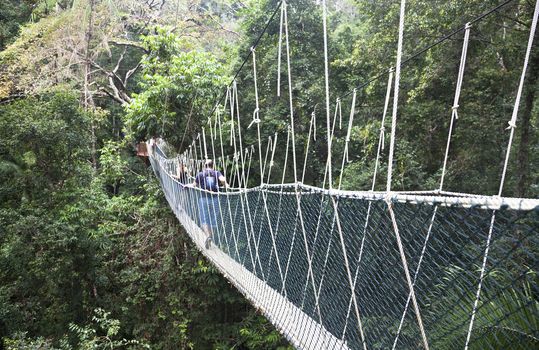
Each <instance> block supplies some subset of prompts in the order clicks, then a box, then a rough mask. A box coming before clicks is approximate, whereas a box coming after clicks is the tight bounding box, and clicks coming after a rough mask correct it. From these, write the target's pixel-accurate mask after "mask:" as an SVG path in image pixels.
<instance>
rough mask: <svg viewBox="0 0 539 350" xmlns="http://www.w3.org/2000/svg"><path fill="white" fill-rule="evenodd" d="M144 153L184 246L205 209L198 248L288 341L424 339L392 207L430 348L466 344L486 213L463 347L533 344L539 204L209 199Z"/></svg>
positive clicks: (370, 196)
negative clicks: (206, 227)
mask: <svg viewBox="0 0 539 350" xmlns="http://www.w3.org/2000/svg"><path fill="white" fill-rule="evenodd" d="M150 159H151V163H152V167H153V169H154V171H155V173H156V175H157V176H158V178H159V179H160V181H161V184H162V186H163V189H164V192H165V194H166V198H167V200H168V202H169V204H170V207H171V208H172V209H173V211H174V213H175V214H176V216H177V217H178V218H179V219H180V221H181V222H182V223H183V224H184V227H185V228H186V230H187V232H188V233H189V234H190V235H191V236H192V238H193V240H194V241H195V242H197V244H198V245H199V247H201V249H202V246H203V240H204V238H205V236H204V234H203V233H202V231H201V229H200V225H201V219H202V215H205V214H204V211H209V212H210V213H211V216H212V220H211V221H212V225H211V226H212V235H213V241H214V244H213V245H212V247H211V248H210V249H208V250H204V249H202V250H203V252H204V253H205V254H206V255H207V256H208V257H209V258H210V260H212V261H213V262H214V263H215V264H216V265H217V266H218V267H219V266H229V267H230V266H231V267H230V269H228V270H226V269H225V270H224V271H223V273H224V274H225V276H227V277H228V278H229V279H230V280H231V282H232V283H234V284H235V285H236V287H238V289H240V290H241V291H243V292H244V294H246V296H247V297H248V298H249V299H250V300H251V301H252V302H253V303H254V304H255V305H256V306H258V307H259V308H260V309H261V311H262V312H263V313H264V314H265V315H267V316H268V318H269V319H270V320H271V321H272V322H273V323H274V324H276V325H277V327H278V328H280V330H281V331H282V333H283V334H284V335H285V336H287V338H288V339H289V340H290V341H291V342H292V343H293V344H294V345H295V346H296V347H298V348H300V349H320V348H328V349H347V348H348V349H361V348H370V349H389V348H396V349H417V348H420V347H422V346H423V341H422V336H421V330H420V326H419V324H418V315H416V314H415V309H414V307H413V306H412V302H411V300H410V299H411V297H410V295H411V293H410V287H409V284H408V283H407V279H406V278H405V273H404V268H405V266H403V263H402V259H401V256H400V254H399V249H398V248H397V241H396V236H395V231H394V227H393V223H392V218H391V215H390V211H389V210H388V208H389V206H390V205H391V207H392V210H393V212H394V216H395V218H396V225H397V226H398V229H399V233H400V238H401V241H402V246H403V248H404V252H405V254H406V261H407V266H406V268H407V269H408V270H409V273H410V275H411V278H412V282H413V291H414V293H415V297H416V300H417V303H418V310H419V311H420V315H419V318H420V319H421V320H422V327H423V328H424V330H423V331H424V333H425V335H426V339H427V341H428V344H429V346H430V347H431V348H433V349H454V348H463V347H464V345H465V342H466V336H467V332H468V327H469V324H470V320H471V314H472V308H473V305H474V302H475V299H476V289H477V284H478V280H479V278H480V270H481V266H482V261H483V258H484V254H485V246H486V242H487V237H488V235H489V228H490V225H491V219H492V216H493V213H494V212H495V220H494V225H493V229H492V238H491V240H490V252H489V255H488V263H487V266H486V270H485V272H484V277H483V286H482V294H481V299H480V301H479V303H478V306H477V310H476V313H475V321H474V327H473V331H472V333H471V337H470V340H469V348H474V349H504V348H509V347H511V348H513V349H514V348H518V346H521V348H522V349H525V348H530V347H532V346H537V345H539V342H538V339H539V304H538V303H537V298H536V293H537V278H538V277H537V275H536V272H535V271H534V269H535V268H536V267H537V266H538V265H539V261H538V258H537V256H538V255H537V253H538V252H537V250H538V249H539V248H538V247H539V237H538V235H537V228H538V225H537V223H538V222H539V217H538V216H539V201H538V200H530V199H527V200H526V199H518V200H517V199H511V198H492V197H475V198H472V199H468V198H463V197H457V196H446V197H441V196H432V195H429V194H415V195H414V194H400V193H393V194H392V196H391V197H388V196H387V195H385V194H384V193H376V192H363V193H361V192H350V191H328V190H322V189H318V188H314V187H310V186H306V185H299V184H284V185H262V186H259V187H256V188H252V189H243V190H230V191H227V192H218V193H216V194H209V193H207V192H205V191H203V190H202V189H200V188H194V187H189V186H187V187H186V186H185V185H183V184H181V183H180V182H178V181H177V180H176V179H174V178H173V177H172V176H171V174H173V173H175V171H176V169H175V166H176V164H177V162H176V161H171V160H168V159H167V158H166V157H165V156H164V154H163V152H162V151H161V150H160V149H159V148H154V152H152V156H151V158H150ZM297 195H299V198H300V200H299V201H298V200H297V198H296V196H297ZM208 198H209V199H208ZM332 200H335V201H336V203H337V204H338V205H337V206H334V205H333V204H332ZM208 203H210V204H208ZM247 203H249V205H248V206H247ZM264 203H266V205H265V204H264ZM298 203H299V207H298ZM201 205H206V206H207V208H205V209H204V208H202V207H201ZM335 208H337V211H335ZM299 209H301V210H299ZM266 210H267V211H266ZM248 211H249V212H248ZM300 213H301V214H302V215H303V219H301V218H300V217H299V216H300ZM336 217H339V218H340V229H341V232H342V233H343V238H344V246H345V247H346V249H345V252H344V251H343V249H342V246H341V244H340V242H339V234H338V229H337V224H336V219H335V218H336ZM302 223H303V224H302ZM303 232H304V234H303ZM217 253H218V254H217ZM344 254H346V257H347V261H348V264H349V266H346V264H344V260H345V259H344ZM221 269H222V270H223V268H221ZM347 269H349V270H350V272H351V274H352V276H353V282H352V285H350V283H349V279H348V276H347V274H348V271H347ZM311 271H312V272H311ZM311 273H312V275H311ZM237 275H245V276H248V277H245V278H246V279H245V280H241V279H238V278H237ZM261 286H264V288H262V287H261ZM267 289H269V290H270V291H268V290H267ZM352 291H354V294H352ZM270 292H271V293H270ZM269 296H271V298H270V299H268V297H269ZM352 296H355V300H356V301H357V302H356V304H357V305H355V303H354V302H353V298H352ZM356 308H357V310H356ZM298 313H299V314H301V315H302V318H297V317H298V316H297V315H298ZM358 316H359V319H358ZM297 322H301V323H297ZM360 325H361V327H360ZM361 333H363V335H364V342H363V341H362V336H361ZM321 344H325V345H323V346H322V345H321ZM515 344H517V345H515ZM321 346H322V347H321ZM515 346H516V347H515Z"/></svg>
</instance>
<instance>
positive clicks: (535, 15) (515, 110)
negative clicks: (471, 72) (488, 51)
mask: <svg viewBox="0 0 539 350" xmlns="http://www.w3.org/2000/svg"><path fill="white" fill-rule="evenodd" d="M538 17H539V0H537V1H536V2H535V10H534V13H533V20H532V25H531V28H530V35H529V37H528V46H527V48H526V55H525V57H524V64H523V67H522V73H521V75H520V81H519V84H518V90H517V96H516V98H515V104H514V106H513V114H512V116H511V120H510V121H509V129H511V133H510V135H509V141H508V144H507V151H506V155H505V161H504V165H503V171H502V176H501V180H500V188H499V190H498V197H501V195H502V192H503V186H504V182H505V175H506V172H507V164H508V163H509V155H510V153H511V145H512V143H513V136H514V134H515V128H516V123H517V116H518V109H519V106H520V98H521V96H522V89H523V87H524V80H525V78H526V71H527V69H528V62H529V58H530V53H531V50H532V47H533V38H534V36H535V31H536V29H537V20H538ZM495 220H496V210H493V211H492V217H491V220H490V227H489V230H488V236H487V242H486V246H485V254H484V256H483V264H482V266H481V274H480V276H479V284H478V286H477V292H476V296H475V301H474V304H473V307H472V314H471V317H470V324H469V326H468V334H467V335H466V344H465V346H464V349H465V350H467V349H468V346H469V345H470V339H471V335H472V330H473V325H474V321H475V315H476V312H477V307H478V305H479V299H480V298H481V289H482V286H483V279H484V278H485V271H486V267H487V260H488V253H489V249H490V243H491V240H492V233H493V231H494V221H495Z"/></svg>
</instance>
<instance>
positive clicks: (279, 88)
mask: <svg viewBox="0 0 539 350" xmlns="http://www.w3.org/2000/svg"><path fill="white" fill-rule="evenodd" d="M285 11H286V1H284V0H283V2H282V3H281V21H280V24H279V50H278V54H277V96H281V57H282V46H283V44H282V42H283V25H284V20H285Z"/></svg>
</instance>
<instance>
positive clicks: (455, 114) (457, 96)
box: [438, 23, 471, 191]
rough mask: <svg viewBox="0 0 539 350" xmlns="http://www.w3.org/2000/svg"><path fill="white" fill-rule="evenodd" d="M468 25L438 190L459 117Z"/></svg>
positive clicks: (442, 184) (468, 26) (442, 183)
mask: <svg viewBox="0 0 539 350" xmlns="http://www.w3.org/2000/svg"><path fill="white" fill-rule="evenodd" d="M470 27H471V25H470V23H466V26H465V32H464V41H463V43H462V53H461V56H460V66H459V73H458V77H457V85H456V87H455V97H454V99H453V106H452V107H451V121H450V123H449V135H448V136H447V144H446V147H445V156H444V163H443V166H442V176H441V178H440V187H439V188H438V190H439V191H442V188H443V186H444V178H445V172H446V169H447V159H448V156H449V147H450V145H451V137H452V135H453V124H454V122H455V120H456V119H458V118H459V116H458V108H459V99H460V91H461V89H462V81H463V79H464V68H465V66H466V56H467V53H468V41H469V40H470Z"/></svg>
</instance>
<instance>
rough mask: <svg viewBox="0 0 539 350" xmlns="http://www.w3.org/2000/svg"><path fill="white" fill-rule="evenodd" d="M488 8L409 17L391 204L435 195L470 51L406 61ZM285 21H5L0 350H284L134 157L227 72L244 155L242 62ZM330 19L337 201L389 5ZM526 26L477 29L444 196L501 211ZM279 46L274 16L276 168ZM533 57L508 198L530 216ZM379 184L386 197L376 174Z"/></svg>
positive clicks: (282, 101) (222, 15) (54, 4)
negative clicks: (408, 196)
mask: <svg viewBox="0 0 539 350" xmlns="http://www.w3.org/2000/svg"><path fill="white" fill-rule="evenodd" d="M499 3H500V1H499V0H466V1H462V0H410V1H409V2H408V4H407V22H406V27H405V33H404V59H405V60H406V63H405V65H404V66H403V73H402V78H401V79H402V80H401V99H400V101H401V102H400V105H399V111H400V112H399V121H398V123H399V124H398V129H397V136H398V140H399V141H398V144H397V148H396V154H395V169H394V174H393V177H394V187H395V189H398V190H421V189H432V188H436V187H437V184H438V182H439V180H440V175H441V168H442V161H443V158H444V150H445V145H446V142H447V130H448V127H449V121H450V116H451V107H452V104H453V97H454V91H455V83H456V77H457V73H458V69H459V63H460V58H461V47H462V38H463V35H464V32H462V31H461V32H459V33H457V34H455V35H454V36H451V37H450V38H449V39H448V40H445V41H444V42H443V43H442V44H440V45H437V46H435V47H433V48H431V49H429V50H427V51H425V52H422V53H421V54H419V55H417V56H415V55H414V54H415V53H417V52H420V51H421V50H422V49H423V48H425V47H427V46H428V45H430V44H432V43H434V42H436V41H437V39H438V38H440V37H442V36H444V35H445V34H448V33H451V32H452V31H454V30H455V29H458V28H461V27H463V26H464V24H465V23H466V22H468V21H470V20H472V19H473V18H476V17H477V16H479V15H481V14H482V13H484V12H486V11H488V10H489V9H491V8H493V7H495V6H497V5H498V4H499ZM278 4H279V2H278V1H276V0H243V1H242V0H237V1H236V0H117V1H114V0H2V1H1V2H0V179H1V181H0V339H1V340H0V349H1V348H5V349H105V348H117V349H145V348H148V349H291V346H290V345H289V344H288V343H287V341H286V340H285V339H284V338H283V337H282V336H281V335H280V334H279V332H278V331H277V330H276V329H275V328H273V326H272V325H271V324H270V323H269V321H267V320H266V319H265V318H264V317H263V315H262V314H260V313H259V312H258V311H257V310H256V309H254V308H253V307H252V306H251V305H250V304H249V302H248V301H247V300H246V299H245V298H244V297H243V296H242V295H241V293H239V292H238V291H237V290H236V289H235V288H234V287H233V286H232V285H231V284H230V283H229V282H228V281H227V280H226V279H225V278H224V277H223V276H222V275H220V274H219V273H218V271H217V270H216V269H215V268H214V267H213V266H212V265H211V264H210V263H209V262H208V261H207V260H205V258H204V257H203V255H202V254H201V253H200V252H198V251H197V249H196V248H195V246H194V245H193V244H192V243H191V241H190V239H189V237H188V236H187V235H186V233H185V232H184V230H183V229H182V227H181V226H180V224H179V223H178V221H177V220H176V218H175V217H174V214H173V213H172V212H171V211H170V209H169V207H168V206H167V203H166V200H165V198H164V196H163V193H162V192H161V189H160V186H159V182H158V181H157V179H156V178H155V176H154V175H153V173H152V171H151V168H150V167H149V163H148V161H147V159H145V158H144V157H138V156H137V153H136V148H135V146H136V144H137V143H138V142H140V141H144V140H148V139H150V138H153V137H160V138H163V139H165V140H166V141H167V142H168V144H169V146H170V148H171V149H172V150H173V151H175V152H182V151H184V150H185V149H186V148H187V147H188V146H189V145H190V144H191V143H192V141H193V140H194V138H195V137H196V134H197V133H198V132H199V130H200V128H201V126H202V125H203V124H204V123H206V121H207V120H208V117H209V116H210V115H211V112H212V110H213V109H214V107H215V105H216V103H217V101H219V99H220V98H221V97H222V96H223V92H224V91H225V90H226V86H227V85H228V84H229V83H230V82H231V79H232V78H233V77H234V76H235V75H236V72H238V74H237V76H236V81H237V86H238V95H239V98H240V99H241V110H240V111H241V116H242V118H243V119H242V123H243V122H244V125H243V126H242V127H244V130H245V140H246V141H245V143H246V145H251V144H255V142H256V136H257V135H256V134H255V133H254V132H253V131H252V129H248V128H247V126H248V125H249V123H250V122H251V120H252V115H253V110H255V108H256V106H255V96H254V90H253V87H252V79H253V76H252V75H253V70H252V62H251V61H250V60H246V63H245V65H243V69H241V70H239V71H238V69H239V68H240V67H242V63H243V62H244V59H246V58H247V57H248V54H249V50H250V48H251V46H252V45H253V43H254V42H255V41H256V40H257V38H258V36H259V34H260V33H261V32H262V31H263V29H264V27H265V26H266V22H267V21H268V20H269V19H270V17H271V16H272V14H273V13H274V11H275V9H276V8H277V6H278ZM288 6H289V12H288V21H289V28H288V29H289V33H290V49H291V52H290V55H291V59H292V60H291V67H290V73H291V76H292V84H293V89H292V92H291V93H292V95H293V97H294V105H293V108H294V113H295V118H296V124H295V128H296V132H297V139H296V143H297V146H298V149H304V148H305V145H306V143H307V141H308V136H307V135H308V131H309V127H310V121H311V117H312V114H313V113H314V115H315V118H316V119H317V120H318V121H317V124H318V125H319V128H320V130H319V135H318V138H317V141H313V142H314V143H313V144H312V146H311V151H310V152H311V153H312V154H311V155H310V157H311V158H310V161H309V162H308V164H307V165H306V171H305V174H306V175H305V179H304V182H305V183H307V184H313V185H320V184H321V183H322V181H323V177H324V162H325V160H326V156H327V144H326V142H325V141H323V140H324V135H323V133H324V131H325V129H324V128H325V126H324V125H325V124H324V123H325V115H326V114H325V104H324V103H323V102H322V101H324V98H325V91H324V60H323V36H322V33H323V32H322V17H321V14H322V12H321V9H320V4H319V1H315V0H290V1H289V5H288ZM328 6H329V17H328V25H329V27H328V35H329V38H328V45H329V47H328V49H329V58H330V62H329V70H330V79H331V81H330V92H331V96H332V99H333V100H332V106H334V103H335V99H336V98H337V97H338V96H341V100H340V101H341V103H342V109H343V115H344V116H346V117H345V118H344V119H345V120H343V126H342V127H341V128H339V127H337V130H336V132H335V141H334V147H335V149H336V153H339V152H340V153H342V150H343V149H344V145H345V141H346V140H345V136H346V127H345V126H344V125H346V122H347V120H348V119H347V113H349V110H350V103H351V92H352V91H353V89H354V88H356V87H357V90H356V93H357V103H356V115H355V118H356V119H355V122H354V126H353V128H352V134H351V139H350V144H349V147H350V150H349V158H350V162H349V163H348V162H347V163H346V166H345V167H344V171H343V172H344V174H343V175H344V176H343V183H342V187H343V189H349V190H359V189H362V190H369V189H370V186H371V180H372V173H373V169H374V162H373V160H374V158H375V156H376V151H377V144H378V143H377V142H378V138H377V137H378V133H379V130H380V127H381V124H380V120H381V114H382V111H383V107H384V97H385V92H386V84H387V71H388V69H389V67H391V66H393V65H394V62H395V56H396V47H397V45H396V43H397V33H398V31H397V28H398V20H399V19H398V14H399V4H398V1H393V0H383V1H373V0H335V1H328ZM534 6H535V1H531V0H513V1H512V2H510V3H508V4H507V5H506V6H504V7H503V8H501V9H500V10H498V11H496V12H494V13H492V14H490V15H489V16H487V17H485V19H484V20H482V21H479V22H476V23H474V24H473V30H472V32H471V34H470V44H469V48H468V59H467V63H466V74H465V78H464V83H463V87H462V93H461V101H460V107H459V119H458V121H457V124H456V125H457V126H456V128H455V131H454V137H453V145H452V152H451V155H450V157H449V160H448V173H447V176H446V185H445V187H446V188H447V189H448V190H453V191H459V192H468V193H475V194H488V195H493V194H497V191H498V186H499V181H500V180H499V178H500V174H501V170H502V167H503V160H504V155H505V151H506V149H507V139H508V132H507V131H506V130H505V129H506V127H507V122H508V121H509V120H510V119H511V114H512V111H513V103H514V100H515V94H516V89H517V86H518V79H519V78H520V74H521V70H522V63H523V60H524V53H525V49H526V44H527V40H528V34H529V29H530V26H531V18H532V14H533V10H534ZM279 29H280V27H279V15H278V14H277V16H276V17H275V18H274V19H273V20H272V21H271V22H269V25H268V28H267V30H266V32H265V34H264V35H263V36H262V37H261V39H260V42H259V43H258V45H257V47H256V57H257V69H258V80H259V83H258V88H259V96H260V101H259V102H260V106H261V107H260V117H261V119H262V123H261V130H262V139H263V140H267V139H268V137H270V136H272V135H273V134H274V133H275V132H279V133H281V134H280V135H284V137H282V136H280V138H281V141H280V142H281V143H280V145H281V144H282V146H283V147H282V149H284V147H285V142H286V130H287V128H288V116H289V105H288V98H287V96H288V87H287V80H286V79H287V78H286V74H287V71H286V69H284V68H283V71H282V73H281V84H282V89H283V93H282V94H281V96H280V97H278V96H277V95H276V86H277V70H278V67H277V66H278V61H277V57H278V46H279V45H278V41H279ZM535 39H536V42H537V43H536V45H535V46H534V48H533V49H532V52H531V56H530V64H529V70H528V74H527V76H526V82H525V85H524V90H523V95H522V102H521V105H520V112H519V115H518V127H517V129H516V134H515V139H514V142H513V147H514V149H513V153H512V158H511V160H510V162H509V168H508V175H507V178H506V182H505V183H506V185H505V189H504V192H503V195H504V196H513V197H531V198H537V197H539V102H538V101H539V82H538V78H539V38H538V37H537V35H536V38H535ZM283 62H284V61H283ZM283 66H284V63H283ZM374 77H379V78H377V79H375V80H372V81H371V79H373V78H374ZM331 113H332V115H333V110H332V112H331ZM386 127H387V125H386ZM223 132H224V134H225V137H227V135H228V133H229V132H230V129H227V128H226V126H224V127H223ZM387 137H388V136H387ZM282 149H281V148H279V150H281V151H280V152H279V151H277V152H276V154H275V164H276V169H275V172H276V173H280V171H282V169H279V166H280V164H282V163H283V159H284V157H285V152H284V151H282ZM384 157H385V156H384ZM336 162H337V160H336ZM339 164H340V163H339ZM381 164H382V165H381V168H380V173H379V174H380V175H379V176H380V178H384V176H385V174H386V172H387V165H386V164H387V162H385V163H384V162H382V163H381ZM253 169H256V166H254V167H253ZM257 176H258V175H257V174H256V173H255V174H254V175H253V177H252V181H253V184H256V183H258V182H259V181H260V179H259V177H257ZM287 176H288V177H290V178H291V177H292V172H291V171H288V172H287ZM383 185H384V184H383V181H380V182H379V185H377V186H380V188H379V189H382V187H383ZM377 189H378V187H377ZM530 268H534V267H533V266H531V267H530ZM535 268H537V266H535ZM531 273H532V274H533V276H534V277H533V278H535V281H537V280H536V279H537V276H536V274H535V273H536V272H534V271H532V272H531ZM535 283H537V282H535ZM535 285H536V284H535ZM515 288H517V289H518V286H515ZM536 294H537V291H535V295H536ZM532 307H534V308H535V307H537V298H536V297H535V303H534V304H533V306H532ZM537 310H539V309H537ZM535 315H537V314H535ZM535 331H536V330H535Z"/></svg>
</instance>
